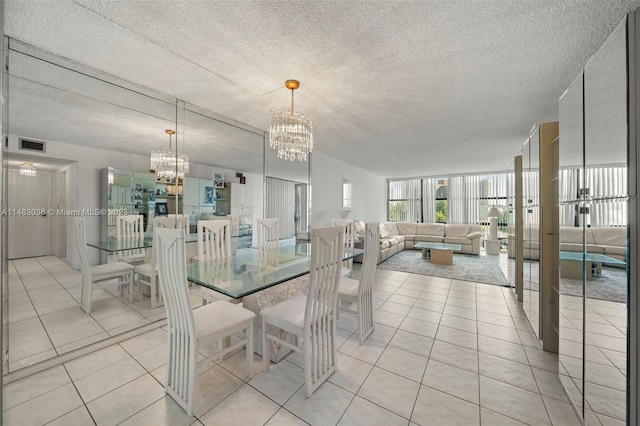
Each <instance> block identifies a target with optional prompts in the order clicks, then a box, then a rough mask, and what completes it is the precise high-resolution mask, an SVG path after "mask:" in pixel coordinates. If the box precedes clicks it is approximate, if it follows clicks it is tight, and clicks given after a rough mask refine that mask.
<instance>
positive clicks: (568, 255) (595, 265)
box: [560, 251, 626, 280]
mask: <svg viewBox="0 0 640 426" xmlns="http://www.w3.org/2000/svg"><path fill="white" fill-rule="evenodd" d="M583 262H586V263H587V265H586V268H584V267H583ZM603 263H607V264H610V265H621V266H622V265H625V264H626V262H623V261H622V260H618V259H615V258H613V257H610V256H605V255H604V254H600V253H585V254H584V255H583V254H582V253H581V252H573V251H561V252H560V276H561V277H562V278H571V279H574V280H581V279H582V273H583V272H586V274H587V280H591V279H593V277H600V276H602V264H603Z"/></svg>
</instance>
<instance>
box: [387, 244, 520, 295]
mask: <svg viewBox="0 0 640 426" xmlns="http://www.w3.org/2000/svg"><path fill="white" fill-rule="evenodd" d="M378 268H380V269H388V270H391V271H401V272H411V273H412V274H422V275H431V276H434V277H444V278H452V279H455V280H464V281H474V282H477V283H486V284H494V285H501V286H507V285H509V284H508V283H507V280H506V279H505V277H504V275H503V273H502V270H501V269H500V266H498V262H497V261H496V260H495V259H494V258H493V257H492V256H477V255H471V254H454V255H453V265H437V264H434V263H431V262H429V261H428V260H426V259H423V258H422V251H420V250H403V251H401V252H399V253H396V254H394V255H393V256H391V257H390V258H388V259H387V260H385V261H383V262H382V263H380V264H379V265H378Z"/></svg>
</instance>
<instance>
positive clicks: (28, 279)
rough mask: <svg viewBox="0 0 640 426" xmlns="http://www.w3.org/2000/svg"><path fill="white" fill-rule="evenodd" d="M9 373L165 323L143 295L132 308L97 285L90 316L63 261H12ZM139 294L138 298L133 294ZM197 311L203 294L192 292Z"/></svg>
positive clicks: (114, 289) (110, 288)
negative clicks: (81, 304) (157, 323)
mask: <svg viewBox="0 0 640 426" xmlns="http://www.w3.org/2000/svg"><path fill="white" fill-rule="evenodd" d="M8 265H9V267H8V278H9V318H8V320H9V372H13V371H16V370H18V369H20V368H23V367H28V366H30V365H33V364H36V363H38V362H40V361H43V360H45V359H49V358H52V357H55V356H57V355H61V354H64V353H67V352H70V351H72V350H74V349H78V348H80V347H84V346H88V345H90V344H92V343H95V342H98V341H101V340H104V339H107V338H109V337H111V336H115V335H118V334H121V333H124V332H126V331H129V330H132V329H134V328H138V327H140V326H143V325H146V324H150V323H152V322H154V321H156V320H158V319H162V318H165V316H166V314H165V310H164V306H158V307H156V308H155V309H151V303H150V298H149V297H148V296H144V295H142V297H141V299H140V300H136V299H135V298H134V301H133V303H129V300H128V294H126V293H125V294H124V295H123V296H120V292H119V289H118V286H117V285H115V284H113V283H109V282H107V283H100V284H94V288H93V297H92V309H91V314H90V315H87V314H86V313H85V312H84V311H83V310H82V309H81V308H80V305H79V301H80V291H81V274H80V272H79V271H75V270H74V269H73V268H71V266H69V265H68V264H66V263H65V262H64V261H62V260H61V259H58V258H57V257H53V256H44V257H36V258H27V259H17V260H12V261H9V264H8ZM134 294H135V293H134ZM191 294H192V297H191V299H192V300H191V302H192V304H193V306H199V305H200V303H201V298H200V289H199V287H197V286H192V287H191Z"/></svg>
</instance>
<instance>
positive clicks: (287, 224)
mask: <svg viewBox="0 0 640 426" xmlns="http://www.w3.org/2000/svg"><path fill="white" fill-rule="evenodd" d="M266 201H267V202H266V211H265V218H277V219H278V224H279V227H280V238H290V237H293V236H295V234H296V230H295V206H296V188H295V183H293V182H291V181H288V180H282V179H278V178H273V177H267V178H266Z"/></svg>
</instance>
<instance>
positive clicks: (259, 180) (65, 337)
mask: <svg viewBox="0 0 640 426" xmlns="http://www.w3.org/2000/svg"><path fill="white" fill-rule="evenodd" d="M12 43H13V41H12ZM12 45H13V49H11V50H10V51H9V62H10V64H11V66H10V67H9V68H8V70H9V71H8V72H9V75H8V77H7V78H8V81H9V90H8V93H9V95H8V103H9V104H10V108H9V129H10V136H9V149H8V153H7V156H8V157H9V158H10V157H13V158H14V160H13V161H27V160H28V161H33V162H34V165H35V166H36V168H37V169H38V170H40V172H41V174H43V175H44V173H49V174H51V176H52V179H51V181H52V182H54V183H55V184H54V183H52V191H53V192H52V194H53V196H52V197H51V201H50V202H51V207H57V206H62V207H64V208H65V209H66V210H65V211H67V213H61V214H60V216H58V215H51V216H50V219H51V224H49V226H50V228H52V229H53V228H55V230H59V229H63V230H65V228H66V231H63V232H61V233H60V232H57V231H56V232H52V235H54V236H53V237H52V243H51V247H52V249H51V251H48V252H47V253H44V255H45V256H46V257H42V258H38V259H34V258H28V259H19V260H15V259H14V260H11V261H10V262H9V265H10V266H9V268H8V269H9V271H10V273H9V280H8V282H9V288H10V292H9V295H8V296H9V297H8V299H9V301H8V303H9V310H11V311H15V312H17V311H20V312H21V313H20V315H17V314H16V315H9V316H8V318H7V320H8V329H9V333H10V334H11V335H12V336H14V339H13V342H20V339H21V338H23V337H24V338H26V335H25V336H22V335H21V332H22V328H23V327H26V326H27V325H28V324H31V323H32V324H33V325H34V327H39V328H40V334H41V336H42V337H41V338H39V339H40V340H41V342H40V341H37V342H34V341H29V342H27V343H24V344H23V343H13V342H12V341H11V340H10V342H9V350H8V352H9V361H8V362H9V368H8V369H5V372H13V371H16V370H18V369H20V368H23V367H27V366H30V365H34V364H36V363H38V362H41V361H43V360H46V359H50V358H52V357H56V356H58V355H61V354H65V353H68V352H70V351H72V350H74V349H78V348H81V347H83V346H86V345H91V344H93V343H96V342H99V341H101V340H104V339H106V338H109V337H111V336H115V335H118V334H121V333H123V332H126V331H128V330H133V329H136V328H138V327H141V326H144V325H147V324H150V323H153V322H155V321H157V320H159V319H162V318H164V316H165V310H164V306H161V305H160V306H157V307H156V308H153V309H152V308H151V306H150V298H149V297H148V295H142V297H141V299H140V300H137V299H136V298H134V300H133V302H129V298H128V294H127V292H126V291H125V293H124V295H120V293H119V291H118V288H117V286H115V285H104V286H101V285H95V286H94V288H93V298H92V313H91V314H86V313H85V312H84V311H82V309H81V308H80V307H79V304H78V301H79V298H80V289H81V286H80V283H81V280H80V274H79V271H78V270H74V268H79V262H78V256H77V250H76V247H75V242H74V239H73V226H72V223H73V218H74V217H76V216H78V215H80V216H82V215H83V214H84V213H81V212H82V211H83V210H82V209H92V210H98V211H99V210H100V209H101V208H102V209H104V210H105V211H108V209H115V210H117V209H123V211H124V210H126V212H127V213H128V214H133V213H135V214H141V215H142V216H143V217H144V219H145V236H147V237H151V236H152V231H153V219H154V217H155V216H156V210H157V206H158V205H159V204H161V203H162V202H166V203H167V204H166V206H167V211H166V213H167V214H174V213H178V214H189V215H190V216H191V217H190V219H189V222H190V227H189V229H190V231H193V235H192V237H195V225H196V221H197V220H198V219H199V218H200V217H202V215H203V214H204V215H206V216H207V217H208V216H213V215H216V216H220V215H225V216H226V215H228V214H229V213H231V214H233V213H234V210H233V206H232V204H233V203H234V200H236V199H240V200H241V201H242V202H241V207H242V208H244V209H245V210H243V211H245V212H246V211H248V212H249V213H248V214H246V215H245V216H246V217H245V221H244V222H243V223H241V225H240V234H241V236H242V237H243V241H244V244H246V245H251V243H252V228H253V221H254V220H255V219H256V218H258V217H262V210H263V209H262V205H263V192H264V191H263V185H264V178H263V176H264V175H263V163H264V161H263V150H264V132H263V131H262V130H259V129H254V128H251V127H249V126H246V125H244V124H242V123H237V122H234V121H232V120H228V119H224V117H220V116H219V115H217V114H214V113H212V112H209V111H206V110H202V109H199V108H198V107H195V106H193V105H188V104H186V105H185V104H184V103H183V102H180V101H177V100H175V99H173V98H170V97H167V96H165V95H162V94H159V93H156V92H153V91H150V90H148V89H146V88H143V87H139V86H136V85H134V84H132V83H129V82H126V81H122V80H119V79H117V78H115V77H113V76H109V75H106V74H103V73H99V72H97V71H95V70H92V69H87V68H84V67H82V66H81V65H79V64H76V63H72V62H70V61H67V60H65V59H62V58H59V57H55V56H54V55H51V54H49V53H47V52H42V51H40V50H38V49H35V48H33V47H31V46H28V45H25V44H22V43H19V42H15V43H13V44H12ZM165 129H176V130H177V138H176V137H174V139H173V143H172V152H175V150H176V149H177V150H178V151H179V152H181V153H182V152H184V153H186V154H187V155H188V156H189V159H190V173H189V175H188V176H187V177H186V178H185V179H184V181H182V182H180V185H178V187H177V189H176V185H174V184H172V183H169V182H160V181H157V180H156V177H155V174H154V173H151V172H149V166H150V153H151V151H153V150H163V151H165V150H168V149H169V140H168V136H167V134H166V133H165ZM21 138H23V139H28V140H30V141H34V142H44V143H45V150H44V151H43V152H33V151H23V150H20V149H19V142H20V139H21ZM306 167H307V168H308V164H306ZM214 172H215V173H218V175H217V176H220V175H221V176H222V179H221V180H220V179H218V180H217V181H216V180H215V179H214ZM15 175H16V176H20V175H19V174H18V173H16V174H15ZM103 175H104V177H103ZM239 175H242V176H241V177H240V176H239ZM24 178H25V177H22V179H24ZM307 179H308V174H307ZM16 182H18V183H19V180H16ZM241 182H242V183H241ZM307 182H308V180H307ZM216 183H221V184H222V185H221V186H222V187H221V188H216ZM234 185H238V186H241V187H243V188H245V189H246V188H247V187H249V186H252V187H253V188H254V191H253V192H250V191H242V192H243V193H244V195H246V196H245V197H242V196H239V197H235V195H234V194H235V192H234V191H233V189H232V188H233V186H234ZM16 187H17V188H19V185H18V186H16ZM210 188H213V191H212V192H211V193H208V191H209V190H210ZM16 192H17V191H16ZM247 194H248V195H247ZM241 195H243V194H241ZM41 199H44V197H41ZM38 200H39V199H38V198H36V201H38ZM30 201H33V200H30ZM38 202H39V201H38ZM47 202H49V201H47ZM254 206H255V207H254ZM7 207H13V208H19V207H20V206H19V205H13V206H7ZM44 207H49V205H47V206H44ZM248 208H250V210H247V209H248ZM47 217H48V218H49V216H47ZM60 221H62V222H63V223H62V225H64V226H59V225H60V224H59V222H60ZM85 221H86V240H87V243H98V242H100V241H103V240H107V239H109V238H114V237H115V228H116V226H115V224H116V222H115V216H112V215H104V216H100V215H99V214H97V215H93V214H92V215H85ZM54 223H55V226H54V225H53V224H54ZM20 232H23V230H22V229H21V230H20ZM58 234H60V235H58ZM239 239H240V238H239ZM40 246H48V244H41V245H40ZM195 246H196V245H195V244H191V247H188V250H191V252H190V254H191V253H193V255H196V254H197V253H196V252H197V249H195ZM54 249H55V250H54ZM87 251H88V254H89V257H90V261H91V262H92V263H93V264H98V263H101V262H102V261H104V262H108V261H112V260H113V256H107V255H106V254H104V253H103V252H100V250H98V249H94V248H91V247H88V248H87ZM148 254H149V252H147V255H148ZM32 270H33V271H36V272H38V273H42V274H43V275H46V276H47V277H48V278H47V282H48V284H49V285H47V286H37V285H32V284H31V283H30V282H29V281H28V278H29V274H30V273H33V272H30V271H32ZM24 277H27V280H24V281H23V279H22V278H24ZM38 279H39V278H38ZM192 293H193V295H192V303H193V306H199V305H200V303H201V296H200V289H199V288H196V287H195V286H194V287H193V288H192ZM32 301H33V302H32ZM67 322H68V324H67ZM30 330H31V332H34V330H33V329H30ZM14 333H16V334H14Z"/></svg>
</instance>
